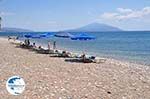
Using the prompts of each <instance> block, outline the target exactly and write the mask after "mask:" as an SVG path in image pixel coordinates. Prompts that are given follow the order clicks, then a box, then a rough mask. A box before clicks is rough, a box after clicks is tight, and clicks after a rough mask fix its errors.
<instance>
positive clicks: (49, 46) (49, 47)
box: [48, 42, 51, 50]
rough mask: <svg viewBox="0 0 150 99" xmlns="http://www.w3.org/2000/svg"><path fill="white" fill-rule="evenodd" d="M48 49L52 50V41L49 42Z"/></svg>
mask: <svg viewBox="0 0 150 99" xmlns="http://www.w3.org/2000/svg"><path fill="white" fill-rule="evenodd" d="M48 50H51V43H50V42H48Z"/></svg>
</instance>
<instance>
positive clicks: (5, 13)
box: [0, 12, 15, 16]
mask: <svg viewBox="0 0 150 99" xmlns="http://www.w3.org/2000/svg"><path fill="white" fill-rule="evenodd" d="M14 14H15V13H13V12H0V16H10V15H14Z"/></svg>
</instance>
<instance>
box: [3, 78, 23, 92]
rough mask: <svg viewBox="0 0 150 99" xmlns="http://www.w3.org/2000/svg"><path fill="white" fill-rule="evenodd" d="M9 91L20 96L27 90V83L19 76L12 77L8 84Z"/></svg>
mask: <svg viewBox="0 0 150 99" xmlns="http://www.w3.org/2000/svg"><path fill="white" fill-rule="evenodd" d="M6 88H7V91H8V92H9V93H10V94H12V95H19V94H21V93H22V92H23V91H24V90H25V82H24V80H23V78H21V77H19V76H12V77H10V78H9V79H8V80H7V82H6Z"/></svg>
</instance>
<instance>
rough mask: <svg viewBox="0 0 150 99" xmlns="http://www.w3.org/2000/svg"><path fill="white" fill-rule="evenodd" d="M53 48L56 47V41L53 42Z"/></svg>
mask: <svg viewBox="0 0 150 99" xmlns="http://www.w3.org/2000/svg"><path fill="white" fill-rule="evenodd" d="M53 49H54V50H55V49H56V41H54V42H53Z"/></svg>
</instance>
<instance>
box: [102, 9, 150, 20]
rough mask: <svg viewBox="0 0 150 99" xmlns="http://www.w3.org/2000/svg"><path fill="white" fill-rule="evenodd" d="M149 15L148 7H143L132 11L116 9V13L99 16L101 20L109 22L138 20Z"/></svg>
mask: <svg viewBox="0 0 150 99" xmlns="http://www.w3.org/2000/svg"><path fill="white" fill-rule="evenodd" d="M149 15H150V7H144V8H143V9H141V10H132V9H124V8H117V10H116V12H113V13H109V12H106V13H103V14H102V15H101V18H102V19H107V20H108V19H109V20H127V19H139V18H144V17H146V16H149Z"/></svg>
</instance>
